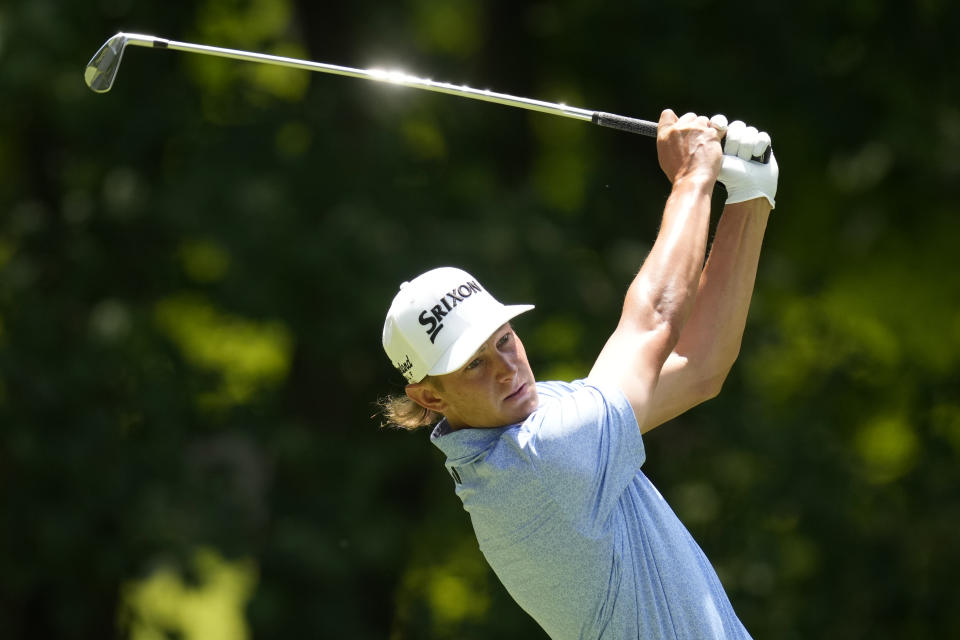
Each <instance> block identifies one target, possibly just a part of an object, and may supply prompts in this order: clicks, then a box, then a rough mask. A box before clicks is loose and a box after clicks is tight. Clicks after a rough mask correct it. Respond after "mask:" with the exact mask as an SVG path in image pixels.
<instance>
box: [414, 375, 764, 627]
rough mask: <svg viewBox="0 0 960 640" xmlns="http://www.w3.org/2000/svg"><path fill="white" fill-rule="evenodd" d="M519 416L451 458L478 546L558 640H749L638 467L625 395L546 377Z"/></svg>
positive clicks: (449, 451) (443, 442) (450, 439)
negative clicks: (536, 398)
mask: <svg viewBox="0 0 960 640" xmlns="http://www.w3.org/2000/svg"><path fill="white" fill-rule="evenodd" d="M537 392H538V393H539V395H540V406H539V408H538V409H537V410H536V411H535V412H534V413H533V414H531V415H530V417H528V418H527V419H526V420H525V421H524V422H522V423H520V424H516V425H512V426H508V427H500V428H496V429H460V430H457V431H449V428H448V427H446V425H445V423H444V422H441V423H440V424H439V425H437V428H436V429H434V432H433V434H432V435H431V436H430V439H431V441H432V442H433V443H434V444H435V445H436V446H437V447H439V448H440V450H441V451H443V452H444V453H445V454H446V456H447V462H446V467H447V469H448V471H449V472H450V475H451V476H452V477H453V479H454V482H455V486H456V492H457V495H458V496H460V499H461V500H462V501H463V507H464V509H465V510H466V511H467V512H468V513H469V514H470V519H471V520H472V522H473V529H474V531H475V532H476V535H477V542H478V543H479V545H480V550H481V551H482V552H483V555H484V556H485V557H486V559H487V562H489V563H490V566H491V567H492V568H493V570H494V572H495V573H496V574H497V576H498V577H499V578H500V580H501V582H503V585H504V587H506V589H507V591H508V592H509V593H510V595H511V596H512V597H513V598H514V599H515V600H516V601H517V603H518V604H519V605H520V606H521V607H522V608H523V609H524V610H525V611H526V612H527V613H529V614H530V615H531V616H532V617H533V618H534V619H535V620H536V621H537V622H538V623H539V624H540V626H542V627H543V628H544V630H545V631H546V632H547V633H548V634H549V635H550V637H551V638H554V640H564V639H566V638H571V639H573V638H578V639H579V638H608V639H611V640H625V639H630V638H644V639H648V638H649V639H653V638H683V639H691V640H693V639H696V640H707V639H712V638H718V639H719V638H723V639H731V638H736V639H742V638H750V635H749V634H748V633H747V631H746V629H744V627H743V625H742V624H741V623H740V621H739V620H738V619H737V616H736V614H735V613H734V612H733V608H732V607H731V605H730V601H729V599H728V598H727V595H726V593H725V592H724V590H723V587H722V586H721V584H720V581H719V579H718V578H717V574H716V572H715V571H714V570H713V567H712V566H711V565H710V562H709V561H708V560H707V558H706V556H705V555H704V554H703V551H701V549H700V547H699V546H698V545H697V543H696V542H694V540H693V538H692V537H691V536H690V534H689V533H688V532H687V529H686V527H684V526H683V524H682V523H681V522H680V520H679V519H678V518H677V516H676V515H675V514H674V513H673V510H672V509H671V508H670V506H669V505H668V504H667V503H666V501H665V500H664V499H663V496H661V495H660V493H659V492H658V491H657V489H656V488H655V487H654V486H653V484H651V482H650V481H649V480H648V479H647V477H646V476H645V475H644V474H643V473H642V472H641V471H640V467H641V465H642V464H643V461H644V459H645V454H644V448H643V440H642V438H641V436H640V429H639V427H638V425H637V421H636V418H635V416H634V414H633V410H632V409H631V407H630V404H629V402H628V401H627V399H626V397H625V396H624V395H623V393H622V392H620V391H619V390H618V389H615V388H611V387H601V386H598V385H596V384H594V383H592V382H591V381H589V380H578V381H575V382H572V383H567V382H540V383H537Z"/></svg>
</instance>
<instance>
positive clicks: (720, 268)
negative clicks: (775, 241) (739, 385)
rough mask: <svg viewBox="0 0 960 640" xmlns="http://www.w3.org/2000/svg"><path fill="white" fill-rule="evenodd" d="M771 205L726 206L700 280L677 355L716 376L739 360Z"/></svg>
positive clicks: (759, 202)
mask: <svg viewBox="0 0 960 640" xmlns="http://www.w3.org/2000/svg"><path fill="white" fill-rule="evenodd" d="M769 217H770V204H769V203H768V202H767V201H766V200H765V199H763V198H759V199H756V200H750V201H748V202H740V203H737V204H731V205H727V206H726V207H725V208H724V210H723V214H722V215H721V217H720V221H719V222H718V224H717V233H716V236H715V238H714V241H713V246H712V248H711V249H710V255H709V257H708V258H707V264H706V266H705V267H704V269H703V273H702V274H701V276H700V284H699V288H698V291H697V297H696V301H695V302H694V306H693V310H692V311H691V313H690V318H689V319H688V320H687V323H686V325H684V329H683V331H682V333H681V334H680V340H679V341H678V342H677V346H676V349H675V351H676V352H677V353H678V354H680V355H681V356H685V357H687V358H688V359H694V358H695V359H696V360H698V361H699V363H700V364H698V365H697V366H698V367H702V368H704V369H706V370H709V371H710V372H712V373H723V374H724V375H725V374H726V371H727V370H729V368H730V366H732V365H733V362H734V361H735V360H736V357H737V354H738V353H739V350H740V342H741V340H742V339H743V330H744V327H745V326H746V322H747V313H748V312H749V310H750V300H751V298H752V297H753V287H754V283H755V281H756V277H757V265H758V263H759V260H760V248H761V245H762V243H763V236H764V232H765V231H766V228H767V220H768V219H769Z"/></svg>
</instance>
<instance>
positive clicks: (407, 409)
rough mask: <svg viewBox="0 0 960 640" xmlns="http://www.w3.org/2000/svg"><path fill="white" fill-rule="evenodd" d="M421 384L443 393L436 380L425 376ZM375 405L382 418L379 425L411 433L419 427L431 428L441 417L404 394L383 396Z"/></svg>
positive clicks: (441, 385) (441, 386) (440, 384)
mask: <svg viewBox="0 0 960 640" xmlns="http://www.w3.org/2000/svg"><path fill="white" fill-rule="evenodd" d="M421 382H424V383H427V384H429V385H430V386H432V387H433V388H435V389H438V390H440V391H443V384H442V383H441V382H440V381H439V380H437V379H436V378H431V377H430V376H427V377H426V378H424V379H423V380H422V381H421ZM377 405H378V406H379V408H380V415H381V416H382V417H383V422H381V424H380V426H382V427H395V428H397V429H404V430H406V431H413V430H415V429H419V428H420V427H432V426H433V425H435V424H436V423H437V422H439V421H440V419H441V418H442V417H443V415H442V414H439V413H437V412H436V411H433V410H432V409H427V408H426V407H421V406H420V405H419V404H417V403H416V402H415V401H414V400H413V399H412V398H411V397H409V396H408V395H406V394H397V395H392V396H385V397H383V398H380V399H379V400H377Z"/></svg>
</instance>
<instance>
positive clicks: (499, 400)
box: [383, 109, 778, 640]
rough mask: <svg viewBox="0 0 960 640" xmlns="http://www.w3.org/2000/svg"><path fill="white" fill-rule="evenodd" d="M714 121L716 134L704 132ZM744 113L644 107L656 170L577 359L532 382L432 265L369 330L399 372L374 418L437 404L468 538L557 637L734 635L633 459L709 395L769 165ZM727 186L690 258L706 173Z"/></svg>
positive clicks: (732, 330) (704, 208) (722, 368)
mask: <svg viewBox="0 0 960 640" xmlns="http://www.w3.org/2000/svg"><path fill="white" fill-rule="evenodd" d="M723 133H726V139H725V147H724V149H723V150H721V145H720V140H721V137H722V135H723ZM769 144H770V138H769V136H767V135H766V134H765V133H758V132H757V130H756V129H754V128H752V127H746V126H745V125H744V124H743V123H742V122H739V121H738V122H734V123H732V124H730V125H729V127H727V121H726V118H724V117H723V116H714V118H713V119H711V120H708V119H707V118H705V117H702V116H700V117H697V116H695V115H694V114H686V115H684V116H683V117H680V118H678V117H677V116H676V114H674V112H673V111H670V110H669V109H668V110H666V111H664V112H663V114H662V115H661V116H660V122H659V132H658V136H657V154H658V158H659V162H660V167H661V168H662V169H663V172H664V173H665V174H666V176H667V178H669V180H670V182H671V184H672V189H671V191H670V196H669V198H668V199H667V202H666V206H665V207H664V211H663V221H662V224H661V227H660V231H659V233H658V235H657V239H656V242H655V243H654V245H653V249H652V250H651V251H650V254H649V255H648V256H647V258H646V260H645V261H644V262H643V265H642V267H641V268H640V271H639V273H638V275H637V276H636V278H635V279H634V280H633V282H632V283H631V285H630V287H629V289H628V291H627V294H626V299H625V301H624V305H623V312H622V315H621V316H620V320H619V323H618V324H617V326H616V329H615V330H614V332H613V334H612V335H611V336H610V338H609V340H608V341H607V343H606V346H605V347H604V348H603V350H602V351H601V353H600V355H599V357H598V358H597V360H596V363H595V364H594V365H593V368H592V370H591V371H590V373H589V375H587V377H586V378H585V379H582V380H575V381H572V382H536V381H535V379H534V376H533V372H532V371H531V369H530V365H529V363H528V361H527V355H526V352H525V351H524V347H523V343H522V342H521V340H520V337H519V336H518V335H517V334H516V332H515V331H514V330H513V328H512V326H511V324H510V320H511V318H513V317H515V316H516V315H518V314H520V313H523V312H525V311H528V310H530V309H532V308H533V307H532V306H530V305H514V306H505V305H503V304H501V303H500V302H498V301H497V300H496V299H495V298H494V297H493V296H492V295H491V294H490V293H489V292H488V291H487V290H486V288H484V286H483V285H482V284H481V283H480V281H479V280H477V279H476V278H474V277H473V276H471V275H470V274H468V273H466V272H464V271H461V270H460V269H455V268H450V267H442V268H438V269H434V270H432V271H428V272H427V273H424V274H422V275H420V276H419V277H417V278H415V279H413V280H411V281H409V282H405V283H403V284H402V285H401V286H400V291H399V293H398V294H397V295H396V297H395V298H394V300H393V304H392V306H391V307H390V310H389V312H388V314H387V318H386V322H385V324H384V328H383V345H384V349H385V351H386V352H387V355H388V357H389V358H390V360H391V362H392V363H393V364H394V366H395V367H396V368H397V370H398V371H399V372H400V373H401V374H403V376H404V377H405V378H406V380H407V382H408V384H407V385H406V387H405V391H406V393H405V395H403V396H398V397H394V398H388V399H386V400H385V401H383V407H384V414H385V416H386V419H387V420H388V421H390V422H391V423H393V424H395V425H397V426H400V427H404V428H408V429H410V428H416V427H419V426H428V425H431V426H432V425H433V424H434V423H436V426H435V427H434V429H433V431H432V433H431V435H430V440H431V441H432V442H433V443H434V444H435V445H436V446H437V447H439V448H440V450H441V451H443V452H444V453H445V454H446V457H447V461H446V468H447V470H448V472H449V474H450V476H451V477H452V479H453V483H454V486H455V488H456V493H457V495H458V496H459V497H460V499H461V500H462V502H463V507H464V509H465V510H466V511H467V512H468V513H469V514H470V518H471V521H472V523H473V529H474V532H475V533H476V537H477V541H478V543H479V546H480V550H481V551H482V552H483V555H484V556H485V558H486V559H487V561H488V562H489V563H490V566H491V567H492V568H493V570H494V571H495V572H496V574H497V576H498V577H499V579H500V580H501V581H502V582H503V585H504V586H505V587H506V589H507V591H508V592H509V593H510V595H511V596H512V597H513V598H514V599H515V600H516V601H517V603H519V605H520V606H521V607H522V608H523V609H524V610H525V611H527V612H528V613H529V614H530V615H531V616H533V618H534V619H535V620H536V621H537V622H538V623H539V624H540V626H542V627H543V629H544V630H545V631H546V632H547V633H548V634H549V635H550V636H551V637H552V638H555V639H566V638H570V639H575V638H609V639H613V640H624V639H628V638H684V639H696V640H703V639H707V638H738V639H739V638H749V637H750V636H749V634H748V633H747V631H746V629H745V628H744V626H743V625H742V624H741V622H740V620H739V619H738V618H737V616H736V614H735V613H734V611H733V608H732V607H731V605H730V601H729V599H728V598H727V595H726V593H725V592H724V590H723V586H722V585H721V584H720V581H719V580H718V578H717V575H716V572H715V571H714V569H713V567H712V566H711V565H710V562H709V561H708V560H707V558H706V556H705V555H704V554H703V552H702V551H701V549H700V547H699V546H698V545H697V543H696V542H695V541H694V540H693V538H692V537H691V536H690V534H689V533H688V532H687V530H686V528H685V527H684V526H683V524H681V522H680V520H679V519H678V518H677V516H676V515H675V514H674V513H673V511H672V510H671V509H670V507H669V506H668V505H667V503H666V501H665V500H664V499H663V497H662V496H661V495H660V493H659V492H658V491H657V489H656V488H655V487H654V486H653V484H651V482H650V481H649V480H648V479H647V477H646V476H645V475H644V474H643V472H642V471H641V467H642V465H643V462H644V458H645V453H644V444H643V438H642V434H643V433H645V432H647V431H649V430H650V429H652V428H654V427H656V426H657V425H659V424H662V423H663V422H665V421H667V420H670V419H671V418H673V417H675V416H677V415H679V414H681V413H683V412H684V411H686V410H687V409H689V408H691V407H693V406H695V405H697V404H699V403H701V402H703V401H705V400H707V399H709V398H711V397H713V396H715V395H716V394H717V393H719V391H720V387H721V385H722V383H723V381H724V378H725V377H726V375H727V373H728V371H729V370H730V368H731V366H732V365H733V363H734V361H735V360H736V357H737V354H738V352H739V348H740V341H741V337H742V335H743V329H744V325H745V322H746V316H747V310H748V307H749V303H750V297H751V295H752V290H753V283H754V279H755V274H756V268H757V261H758V258H759V253H760V244H761V241H762V238H763V234H764V230H765V228H766V223H767V218H768V216H769V214H770V210H771V209H772V208H773V205H774V196H775V195H776V187H777V179H778V168H777V164H776V159H775V158H773V157H772V156H771V158H770V162H769V164H761V163H759V162H753V161H750V158H751V157H753V156H758V155H760V154H761V153H762V152H763V151H764V150H765V149H766V148H767V147H768V145H769ZM718 179H719V181H720V182H722V183H723V184H724V185H725V186H726V190H727V194H728V199H727V201H726V205H725V207H724V210H723V213H722V215H721V218H720V220H719V222H718V228H717V231H716V235H715V238H714V241H713V245H712V249H711V251H710V257H709V259H708V260H707V261H706V265H704V256H705V253H706V247H707V235H708V228H709V222H710V198H711V194H712V191H713V188H714V184H715V182H716V181H717V180H718Z"/></svg>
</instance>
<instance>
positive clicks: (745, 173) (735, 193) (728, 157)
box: [710, 115, 780, 209]
mask: <svg viewBox="0 0 960 640" xmlns="http://www.w3.org/2000/svg"><path fill="white" fill-rule="evenodd" d="M710 122H711V123H712V124H713V125H714V126H715V127H718V128H719V129H720V130H721V132H724V131H725V132H726V134H727V137H726V140H725V141H724V147H723V154H724V155H723V166H722V168H721V169H720V174H719V176H718V178H717V179H718V180H719V181H720V182H721V183H722V184H723V186H724V187H726V188H727V202H726V204H734V203H737V202H746V201H747V200H753V199H755V198H766V199H767V201H768V202H769V203H770V208H771V209H772V208H773V207H774V206H775V204H776V203H775V201H774V197H775V196H776V195H777V179H778V178H779V175H780V168H779V167H778V166H777V159H776V158H775V157H774V155H773V153H771V154H770V162H768V163H767V164H761V163H759V162H754V161H752V160H751V158H753V157H757V156H761V155H763V153H764V152H765V151H766V150H767V148H768V147H769V146H770V136H769V135H767V132H766V131H757V129H756V128H755V127H748V126H747V125H746V124H744V123H743V122H742V121H740V120H735V121H734V122H732V123H731V124H730V126H727V118H726V117H725V116H723V115H716V116H713V118H711V119H710Z"/></svg>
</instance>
